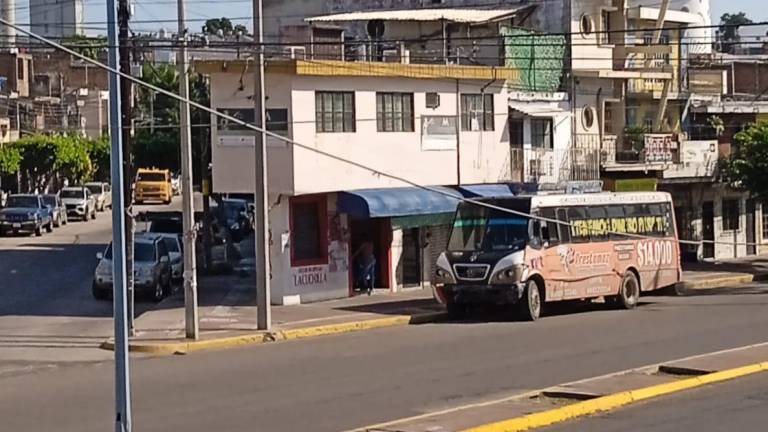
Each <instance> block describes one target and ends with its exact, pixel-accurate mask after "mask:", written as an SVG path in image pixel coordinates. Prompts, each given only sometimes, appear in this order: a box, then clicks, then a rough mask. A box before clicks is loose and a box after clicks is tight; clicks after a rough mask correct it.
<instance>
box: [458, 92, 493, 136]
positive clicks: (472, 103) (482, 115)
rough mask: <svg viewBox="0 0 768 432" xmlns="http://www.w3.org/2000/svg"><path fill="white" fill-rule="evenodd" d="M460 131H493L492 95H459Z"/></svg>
mask: <svg viewBox="0 0 768 432" xmlns="http://www.w3.org/2000/svg"><path fill="white" fill-rule="evenodd" d="M461 130H464V131H492V130H493V95H492V94H487V95H482V94H463V95H461Z"/></svg>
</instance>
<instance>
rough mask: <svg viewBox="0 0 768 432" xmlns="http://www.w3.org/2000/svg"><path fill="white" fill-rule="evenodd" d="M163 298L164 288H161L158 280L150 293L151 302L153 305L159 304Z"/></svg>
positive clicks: (161, 284)
mask: <svg viewBox="0 0 768 432" xmlns="http://www.w3.org/2000/svg"><path fill="white" fill-rule="evenodd" d="M164 297H165V288H164V287H163V283H162V282H161V281H160V280H158V281H157V284H155V289H154V290H153V291H152V301H154V302H155V303H159V302H160V301H162V300H163V298H164Z"/></svg>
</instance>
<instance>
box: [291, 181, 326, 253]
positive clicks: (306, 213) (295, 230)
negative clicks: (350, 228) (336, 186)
mask: <svg viewBox="0 0 768 432" xmlns="http://www.w3.org/2000/svg"><path fill="white" fill-rule="evenodd" d="M325 218H326V203H325V196H321V197H302V198H294V199H292V200H291V242H292V245H291V263H292V265H293V266H306V265H317V264H323V263H325V262H326V261H327V255H328V249H327V244H326V243H327V233H326V225H327V224H326V222H325Z"/></svg>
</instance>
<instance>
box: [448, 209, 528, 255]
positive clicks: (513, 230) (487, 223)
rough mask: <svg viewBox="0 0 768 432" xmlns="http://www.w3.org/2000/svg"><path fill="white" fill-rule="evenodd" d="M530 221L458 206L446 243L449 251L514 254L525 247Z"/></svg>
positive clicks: (489, 210) (507, 214)
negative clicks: (512, 252) (504, 252)
mask: <svg viewBox="0 0 768 432" xmlns="http://www.w3.org/2000/svg"><path fill="white" fill-rule="evenodd" d="M528 221H529V218H527V217H524V216H517V215H515V214H511V213H508V212H504V211H500V210H494V209H488V208H485V207H479V206H476V205H474V204H471V205H464V204H460V206H459V209H458V212H457V213H456V218H455V220H454V223H453V230H452V231H451V237H450V239H449V242H448V249H449V250H451V251H484V252H491V251H513V250H519V249H522V248H524V247H525V244H526V241H527V239H528V237H529V231H528V230H529V223H528Z"/></svg>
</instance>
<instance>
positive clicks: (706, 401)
mask: <svg viewBox="0 0 768 432" xmlns="http://www.w3.org/2000/svg"><path fill="white" fill-rule="evenodd" d="M766 403H768V374H765V373H763V374H761V375H756V376H753V377H749V378H745V379H740V380H736V381H732V382H728V383H720V384H718V385H716V386H711V387H704V388H701V389H698V390H693V391H690V392H685V393H680V394H676V395H672V396H670V397H666V398H661V399H658V400H655V401H649V402H647V403H643V404H639V405H636V406H633V407H629V408H626V409H621V410H618V411H614V412H610V413H607V414H603V415H599V416H595V417H591V418H587V419H583V420H580V421H574V422H569V423H563V424H561V425H558V426H554V427H551V428H547V429H542V431H545V432H623V431H645V432H677V431H697V432H719V431H741V432H751V431H755V432H758V431H764V430H765V427H766V424H768V410H766Z"/></svg>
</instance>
